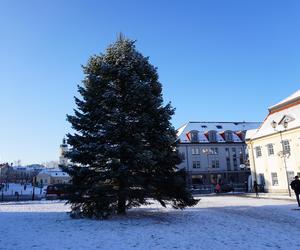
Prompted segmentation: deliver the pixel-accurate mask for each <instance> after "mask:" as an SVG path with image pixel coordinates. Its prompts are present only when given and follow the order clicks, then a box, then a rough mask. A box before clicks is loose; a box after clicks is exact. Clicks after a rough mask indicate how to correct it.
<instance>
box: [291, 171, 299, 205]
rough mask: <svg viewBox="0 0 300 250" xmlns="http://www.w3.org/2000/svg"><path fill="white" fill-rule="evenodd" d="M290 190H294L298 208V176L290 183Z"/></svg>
mask: <svg viewBox="0 0 300 250" xmlns="http://www.w3.org/2000/svg"><path fill="white" fill-rule="evenodd" d="M291 188H292V189H293V190H294V192H295V195H296V199H297V202H298V206H299V207H300V201H299V194H300V180H299V177H298V176H295V178H294V180H293V181H292V182H291Z"/></svg>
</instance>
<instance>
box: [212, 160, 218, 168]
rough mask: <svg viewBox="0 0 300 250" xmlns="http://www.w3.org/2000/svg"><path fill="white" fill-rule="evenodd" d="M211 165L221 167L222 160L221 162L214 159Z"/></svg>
mask: <svg viewBox="0 0 300 250" xmlns="http://www.w3.org/2000/svg"><path fill="white" fill-rule="evenodd" d="M211 167H212V168H219V167H220V162H219V160H212V161H211Z"/></svg>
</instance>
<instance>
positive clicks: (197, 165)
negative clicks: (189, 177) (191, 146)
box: [193, 161, 201, 168]
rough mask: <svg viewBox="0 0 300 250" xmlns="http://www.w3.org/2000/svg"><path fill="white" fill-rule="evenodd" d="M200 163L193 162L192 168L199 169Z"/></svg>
mask: <svg viewBox="0 0 300 250" xmlns="http://www.w3.org/2000/svg"><path fill="white" fill-rule="evenodd" d="M200 167H201V165H200V161H193V168H200Z"/></svg>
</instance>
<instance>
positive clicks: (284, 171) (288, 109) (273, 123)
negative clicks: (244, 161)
mask: <svg viewBox="0 0 300 250" xmlns="http://www.w3.org/2000/svg"><path fill="white" fill-rule="evenodd" d="M246 144H247V147H248V153H249V160H250V168H251V175H252V181H254V180H256V181H257V182H258V184H259V185H260V186H261V187H263V188H264V190H265V191H267V192H274V193H289V192H290V193H291V194H293V190H291V189H290V183H291V181H292V180H293V179H294V176H295V175H299V176H300V90H298V91H297V92H295V93H294V94H292V95H291V96H289V97H288V98H286V99H284V100H283V101H281V102H279V103H277V104H276V105H274V106H272V107H270V108H269V113H268V115H267V117H266V118H265V120H264V122H263V123H262V125H261V126H260V127H259V128H258V129H256V130H250V131H248V132H247V134H246Z"/></svg>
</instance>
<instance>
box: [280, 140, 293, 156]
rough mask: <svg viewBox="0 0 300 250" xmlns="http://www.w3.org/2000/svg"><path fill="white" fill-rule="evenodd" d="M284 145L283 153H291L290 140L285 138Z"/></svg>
mask: <svg viewBox="0 0 300 250" xmlns="http://www.w3.org/2000/svg"><path fill="white" fill-rule="evenodd" d="M282 145H283V153H284V154H289V153H290V151H291V148H290V142H289V141H288V140H284V141H282Z"/></svg>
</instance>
